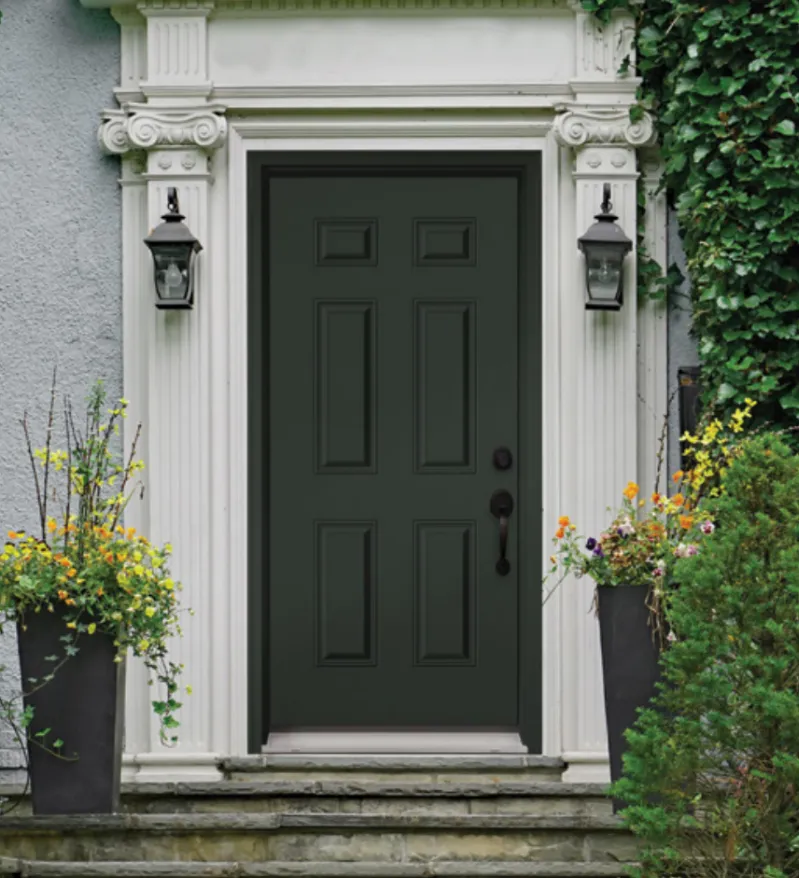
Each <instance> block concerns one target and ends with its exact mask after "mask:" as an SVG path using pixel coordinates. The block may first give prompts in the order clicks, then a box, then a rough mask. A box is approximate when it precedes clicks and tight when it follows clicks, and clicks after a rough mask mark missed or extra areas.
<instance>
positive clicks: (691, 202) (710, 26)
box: [583, 0, 799, 427]
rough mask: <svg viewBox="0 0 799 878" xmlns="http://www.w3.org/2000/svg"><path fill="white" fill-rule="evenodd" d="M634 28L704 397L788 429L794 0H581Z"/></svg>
mask: <svg viewBox="0 0 799 878" xmlns="http://www.w3.org/2000/svg"><path fill="white" fill-rule="evenodd" d="M583 6H584V7H585V8H586V9H588V10H589V11H592V12H594V13H595V14H597V16H598V17H599V18H600V20H603V19H604V20H607V18H608V17H609V16H610V15H612V14H613V12H614V11H616V10H619V9H626V10H628V11H629V12H631V13H632V14H633V16H634V17H635V22H636V47H637V70H635V71H634V72H635V73H637V74H638V75H640V76H641V77H642V78H643V86H642V89H641V93H640V102H641V105H642V106H643V107H645V108H646V109H650V110H652V111H653V113H654V114H655V117H656V120H657V124H658V127H659V134H660V142H661V146H662V151H663V157H664V160H665V165H666V174H665V182H666V185H667V187H668V189H669V190H670V191H671V192H672V193H674V195H675V196H676V208H677V216H678V221H679V225H680V231H681V234H682V236H683V241H684V244H685V250H686V255H687V264H688V270H689V274H690V278H691V285H692V294H691V298H692V305H693V315H694V316H693V323H694V332H695V335H696V337H697V340H698V343H699V351H700V356H701V359H702V366H703V383H704V384H705V386H706V387H707V388H708V400H709V401H712V402H713V403H714V404H715V405H716V406H717V407H718V408H719V409H721V410H722V411H725V410H729V409H732V408H734V407H735V406H736V405H740V404H741V403H742V402H743V399H744V397H746V396H751V397H754V398H755V399H757V400H758V402H759V405H758V416H759V419H760V420H761V421H767V422H772V423H775V424H777V425H780V426H783V427H784V426H795V425H796V424H797V423H799V148H798V147H799V135H798V134H797V125H799V68H798V67H797V65H796V62H795V50H796V43H797V38H796V33H797V28H799V3H796V2H790V3H786V2H785V0H711V2H708V3H704V4H702V3H697V2H695V0H644V2H643V3H636V2H631V0H583Z"/></svg>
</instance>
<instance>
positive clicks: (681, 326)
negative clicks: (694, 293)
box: [668, 212, 699, 473]
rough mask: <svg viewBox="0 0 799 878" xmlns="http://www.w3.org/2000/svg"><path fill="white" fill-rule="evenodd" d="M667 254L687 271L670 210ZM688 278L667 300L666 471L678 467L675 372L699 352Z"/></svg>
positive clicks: (696, 360) (692, 362)
mask: <svg viewBox="0 0 799 878" xmlns="http://www.w3.org/2000/svg"><path fill="white" fill-rule="evenodd" d="M668 254H669V265H672V264H674V263H676V264H677V265H678V266H679V268H680V270H681V271H682V273H683V275H684V276H685V275H687V271H686V268H685V251H684V250H683V246H682V241H681V240H680V235H679V232H678V230H677V220H676V217H675V215H674V213H673V212H672V213H671V214H670V216H669V227H668ZM688 289H689V288H688V281H687V280H686V281H683V285H682V287H681V289H680V290H678V291H677V294H676V295H672V298H671V301H670V302H669V347H668V358H669V399H670V400H671V405H670V407H669V448H668V451H669V473H673V472H675V471H676V470H678V469H679V468H680V409H679V405H680V400H679V397H678V395H677V394H676V390H677V385H678V380H677V376H678V372H679V370H680V369H681V368H683V367H684V366H696V365H698V364H699V356H698V354H697V350H696V342H695V341H694V339H693V338H692V336H691V335H690V334H689V332H690V329H691V310H690V301H689V299H688Z"/></svg>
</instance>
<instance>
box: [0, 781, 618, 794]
mask: <svg viewBox="0 0 799 878" xmlns="http://www.w3.org/2000/svg"><path fill="white" fill-rule="evenodd" d="M28 792H30V791H29V790H28ZM24 793H25V787H24V786H21V785H13V786H2V785H0V796H6V797H9V798H11V797H19V796H22V795H23V794H24ZM606 795H607V786H606V785H605V784H598V783H562V782H561V781H535V780H518V781H517V780H513V781H502V780H497V781H492V780H482V781H459V780H447V781H442V782H431V781H414V780H400V779H398V780H357V779H354V778H353V779H352V780H313V779H311V778H307V779H302V778H298V779H296V780H256V781H235V780H233V781H226V780H222V781H203V782H185V781H184V782H178V781H175V782H169V783H152V782H148V783H135V782H133V783H126V784H123V785H122V796H123V799H124V798H127V797H131V796H136V797H145V796H151V797H153V798H156V797H181V798H191V797H197V798H208V797H220V798H235V797H239V796H240V797H247V798H256V797H264V798H270V797H274V798H279V797H287V796H313V797H317V798H318V797H330V798H354V797H357V798H430V799H436V798H447V799H457V798H468V799H478V798H497V797H501V796H507V797H513V798H538V797H540V798H569V799H572V798H605V797H606Z"/></svg>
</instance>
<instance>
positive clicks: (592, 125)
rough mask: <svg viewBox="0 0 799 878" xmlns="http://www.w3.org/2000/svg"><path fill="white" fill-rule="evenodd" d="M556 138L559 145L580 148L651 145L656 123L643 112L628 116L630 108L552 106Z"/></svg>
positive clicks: (653, 139)
mask: <svg viewBox="0 0 799 878" xmlns="http://www.w3.org/2000/svg"><path fill="white" fill-rule="evenodd" d="M555 109H556V110H557V111H558V115H557V116H556V117H555V124H554V132H555V137H556V138H557V140H558V142H559V143H560V144H561V145H562V146H570V147H573V148H579V147H583V146H587V145H589V144H605V145H615V146H633V147H636V148H639V147H643V146H651V145H652V144H653V143H654V142H655V123H654V120H653V118H652V116H651V115H650V114H649V113H647V112H644V113H643V115H642V116H641V118H640V119H638V120H637V121H635V122H633V121H632V120H631V119H630V108H629V107H628V106H619V107H591V106H585V105H574V104H571V105H565V106H559V107H556V108H555Z"/></svg>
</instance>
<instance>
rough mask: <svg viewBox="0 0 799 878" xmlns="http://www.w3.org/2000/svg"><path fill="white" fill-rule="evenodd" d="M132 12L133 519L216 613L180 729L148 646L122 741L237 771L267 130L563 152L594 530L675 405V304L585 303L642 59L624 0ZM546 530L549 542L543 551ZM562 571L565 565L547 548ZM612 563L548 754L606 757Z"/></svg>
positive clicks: (213, 4)
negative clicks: (604, 659) (181, 239)
mask: <svg viewBox="0 0 799 878" xmlns="http://www.w3.org/2000/svg"><path fill="white" fill-rule="evenodd" d="M83 2H84V5H86V6H96V7H99V6H103V7H112V12H113V14H114V16H115V18H116V19H117V20H118V22H119V23H120V26H121V39H122V69H121V80H120V87H119V89H117V98H118V101H119V103H120V108H119V109H115V110H108V111H106V112H105V113H104V114H103V122H102V125H101V127H100V132H99V138H100V144H101V146H102V147H103V149H104V150H105V151H106V152H109V153H112V154H116V155H120V156H122V176H121V182H122V185H123V300H124V302H123V319H124V324H125V325H124V369H125V395H126V397H128V398H129V399H130V400H131V423H133V424H135V423H136V422H137V421H138V420H142V421H143V422H144V425H145V433H144V437H145V438H144V444H143V446H142V448H143V452H144V453H145V455H146V459H147V461H148V464H149V470H148V480H147V481H148V484H147V493H146V494H145V498H144V500H143V501H142V502H140V503H138V505H137V506H136V507H135V508H133V509H131V511H130V516H129V518H130V519H131V522H132V523H133V524H134V525H135V526H137V527H140V528H143V529H146V530H147V531H148V533H149V535H150V536H151V537H152V539H154V540H156V541H169V542H171V543H173V545H174V547H175V556H174V564H173V569H174V573H175V575H176V576H177V577H179V578H180V579H181V580H182V581H183V583H184V584H185V591H184V593H183V594H184V599H185V602H186V604H187V605H188V606H191V607H192V608H193V610H194V611H195V615H194V616H193V617H191V618H188V619H186V620H185V623H184V625H183V627H184V631H185V635H184V637H183V639H182V640H180V641H179V642H178V643H176V644H175V647H174V648H175V653H176V655H177V656H178V657H179V660H180V661H183V662H184V663H185V665H186V672H185V682H186V683H190V684H191V685H192V687H193V689H194V694H193V695H191V696H189V697H187V698H185V699H184V707H183V708H182V710H181V715H182V716H181V719H182V727H181V729H180V742H179V744H178V746H177V747H175V748H165V747H162V746H161V745H160V744H159V741H158V735H157V725H156V723H155V720H154V718H153V717H152V716H151V712H150V709H149V702H150V692H149V690H148V687H147V682H146V679H145V677H144V674H143V672H142V669H141V668H140V667H137V668H134V669H132V673H131V675H130V682H129V686H128V702H127V709H128V721H127V731H126V754H127V756H126V761H127V765H128V776H129V777H132V776H135V778H136V779H137V780H139V781H146V780H167V779H183V780H189V779H208V778H213V777H218V776H219V772H218V768H217V760H218V758H219V756H222V755H241V754H244V753H246V750H247V565H246V557H247V512H246V510H247V489H248V484H247V443H246V436H247V429H246V422H247V350H246V341H247V235H246V231H247V222H246V203H247V199H246V191H247V185H246V184H247V155H248V153H249V152H251V151H266V150H275V151H281V152H285V151H292V150H312V151H323V152H331V151H336V150H347V151H353V150H365V151H371V152H374V151H387V150H391V151H411V150H427V151H465V152H468V151H473V152H485V151H509V150H514V151H519V150H537V151H539V152H540V153H541V156H542V168H543V217H544V222H543V238H544V240H543V242H542V244H543V246H542V253H543V264H542V272H543V284H542V288H543V303H542V307H543V315H542V316H543V333H542V335H543V349H542V351H541V357H542V372H543V382H544V386H543V396H542V400H543V402H542V405H543V429H544V436H543V453H544V460H545V461H546V465H545V467H544V474H543V492H544V494H543V506H544V517H543V520H544V533H542V534H537V535H531V538H534V539H542V540H544V544H545V547H546V546H548V542H549V540H550V539H551V535H552V531H553V530H554V528H555V522H556V520H557V518H558V516H559V515H561V514H566V513H568V514H570V515H571V516H572V518H573V519H574V520H575V521H576V522H578V523H579V524H580V526H581V529H582V530H584V531H585V532H594V533H596V532H597V531H598V529H599V528H600V527H601V525H602V524H603V522H604V521H605V516H606V511H605V510H606V507H607V506H608V505H611V504H614V503H615V502H616V501H617V499H618V497H619V494H620V491H621V490H622V488H623V487H624V485H625V484H626V483H627V481H629V480H631V479H635V480H638V481H639V482H640V483H641V484H642V485H644V486H646V487H647V489H648V487H649V486H650V485H652V484H653V483H654V479H655V452H656V450H657V440H658V436H659V433H660V428H661V423H662V418H663V414H664V412H665V409H666V377H667V376H666V357H665V341H666V337H665V331H666V330H665V327H666V323H665V316H664V309H663V307H662V306H654V305H645V306H640V307H639V306H637V305H636V295H635V265H634V263H635V260H634V258H630V259H628V260H627V263H626V276H625V282H626V290H627V294H626V303H625V306H624V308H623V309H622V311H621V312H619V313H617V314H603V313H601V312H587V311H585V309H584V305H583V291H584V281H583V271H584V269H583V265H582V257H581V256H580V254H579V252H578V250H577V245H576V242H577V238H578V236H579V235H580V234H582V232H583V231H584V230H585V229H586V228H587V227H588V226H589V225H590V223H591V222H592V220H593V215H594V214H595V213H596V212H597V210H598V207H599V203H600V201H601V189H602V184H603V183H604V182H605V181H608V182H611V183H612V185H613V202H614V207H615V209H616V212H617V213H618V215H619V217H620V223H621V225H622V226H623V228H624V229H625V231H626V232H627V234H628V235H629V236H630V237H631V238H635V229H636V222H637V214H636V210H637V208H636V189H637V186H638V178H639V171H638V163H637V161H636V150H637V149H638V148H641V147H651V146H652V144H653V125H652V120H651V118H649V117H648V116H646V115H644V116H643V118H642V119H641V120H640V121H639V122H636V123H634V124H633V123H631V121H630V118H629V112H628V108H629V106H630V104H631V103H633V102H634V94H635V88H636V85H637V80H635V78H633V77H619V76H618V75H617V70H618V68H619V65H620V63H621V60H622V58H623V57H624V55H625V54H626V53H627V51H628V50H629V36H630V25H631V23H630V21H629V20H628V19H627V18H625V17H624V16H623V15H619V16H618V17H616V18H614V20H613V23H612V25H610V26H608V27H607V28H604V29H603V28H600V27H599V26H598V24H597V23H596V21H595V20H594V19H593V18H592V17H591V16H589V15H588V14H586V13H585V12H584V11H583V10H582V7H581V4H580V3H579V2H569V0H144V2H141V3H139V4H138V5H134V4H131V3H128V2H124V0H123V2H115V0H83ZM642 167H643V169H644V175H645V176H644V181H645V185H646V186H647V189H648V190H649V191H650V192H651V193H652V195H653V198H652V199H650V201H649V203H648V204H649V206H648V209H647V213H646V216H645V239H646V241H647V247H648V249H649V251H650V252H651V253H652V254H653V255H654V256H655V257H656V258H659V259H660V261H661V264H662V263H663V262H664V261H665V251H664V246H665V234H664V228H665V205H664V203H663V199H662V197H660V196H657V195H656V190H657V180H658V173H659V165H658V163H657V157H656V155H654V153H653V152H652V151H651V150H647V152H646V153H645V155H644V161H643V163H642ZM172 185H174V186H177V187H178V191H179V195H180V201H181V209H182V211H183V212H184V213H185V214H186V216H187V224H188V225H189V227H190V228H191V230H192V231H193V232H194V234H195V235H197V237H198V238H199V239H200V240H201V242H202V243H203V245H204V247H205V250H204V251H203V253H202V255H201V257H200V261H199V275H198V288H197V297H196V305H195V308H194V310H193V311H190V312H180V313H162V312H157V311H156V309H155V307H154V303H153V297H154V293H153V290H152V280H151V267H150V260H149V254H148V253H147V251H146V248H145V247H144V246H143V245H142V243H141V239H142V238H143V237H144V235H145V234H146V233H147V230H148V229H149V228H150V227H152V226H153V225H155V223H156V222H157V221H158V218H159V216H160V214H161V213H163V211H164V209H165V204H166V199H165V193H166V188H167V187H168V186H172ZM547 554H548V552H546V551H545V555H547ZM542 572H543V571H542ZM591 597H592V595H591V586H590V584H589V583H587V582H585V581H580V582H576V581H567V582H565V583H564V584H563V586H562V587H561V588H560V589H559V590H558V591H557V592H556V593H555V594H554V595H553V596H552V597H551V598H550V599H549V600H548V601H547V603H546V605H545V607H544V617H543V635H544V642H543V675H544V679H543V716H544V730H543V731H544V736H543V737H544V753H545V754H546V755H551V756H563V757H564V758H565V759H566V760H567V761H568V763H569V771H568V774H567V776H568V777H569V778H570V779H575V780H578V779H585V780H591V779H596V780H602V779H604V778H606V776H607V754H606V741H605V730H604V710H603V705H602V697H601V676H600V671H599V664H600V663H599V651H598V632H597V624H596V620H595V619H594V617H593V615H592V614H591V613H590V607H591Z"/></svg>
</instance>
